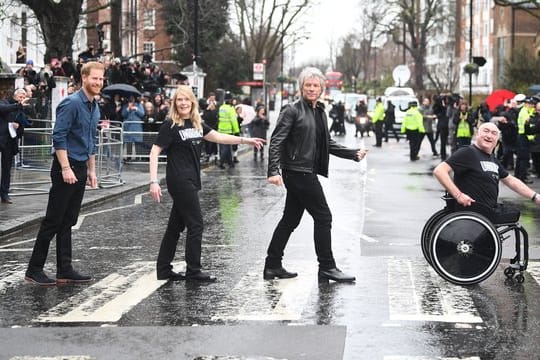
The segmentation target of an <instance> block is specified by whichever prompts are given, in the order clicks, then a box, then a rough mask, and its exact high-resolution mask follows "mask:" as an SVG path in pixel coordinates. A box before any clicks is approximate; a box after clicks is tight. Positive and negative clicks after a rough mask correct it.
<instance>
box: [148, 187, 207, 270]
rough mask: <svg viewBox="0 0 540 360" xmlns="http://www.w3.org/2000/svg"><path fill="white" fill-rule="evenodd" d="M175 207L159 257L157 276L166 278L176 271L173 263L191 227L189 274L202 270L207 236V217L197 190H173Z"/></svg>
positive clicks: (187, 261)
mask: <svg viewBox="0 0 540 360" xmlns="http://www.w3.org/2000/svg"><path fill="white" fill-rule="evenodd" d="M169 193H170V194H171V196H172V198H173V206H172V209H171V214H170V216H169V223H168V224H167V230H165V235H163V239H162V240H161V246H160V247H159V254H158V258H157V267H156V270H157V273H158V274H164V275H166V274H167V273H169V272H170V271H171V270H172V265H171V263H172V261H173V260H174V254H175V253H176V246H177V244H178V239H179V237H180V233H181V232H182V231H184V229H185V228H186V227H187V235H186V251H185V261H186V265H187V272H188V273H190V272H191V273H193V272H197V271H200V270H201V268H202V267H201V243H202V234H203V217H202V213H201V205H200V203H199V195H198V191H197V190H192V191H181V192H180V191H171V189H169Z"/></svg>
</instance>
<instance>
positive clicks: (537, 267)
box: [527, 261, 540, 285]
mask: <svg viewBox="0 0 540 360" xmlns="http://www.w3.org/2000/svg"><path fill="white" fill-rule="evenodd" d="M527 272H528V273H529V275H531V277H532V278H533V279H534V281H536V283H537V284H539V285H540V262H538V261H534V262H532V261H529V263H528V264H527Z"/></svg>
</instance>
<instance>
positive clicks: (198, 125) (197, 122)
mask: <svg viewBox="0 0 540 360" xmlns="http://www.w3.org/2000/svg"><path fill="white" fill-rule="evenodd" d="M180 95H183V96H186V97H187V98H188V99H189V101H190V102H191V112H190V113H189V118H190V119H191V123H192V124H193V127H194V128H195V129H197V130H201V129H202V120H201V115H200V114H199V102H198V101H197V98H196V97H195V94H193V90H192V89H191V87H189V86H188V85H178V87H177V88H176V91H175V92H174V95H173V97H172V99H171V107H170V109H169V118H171V120H172V122H173V126H174V125H175V124H176V125H178V126H183V125H184V119H183V118H182V117H181V116H180V113H179V112H178V108H177V107H176V106H177V105H176V99H177V98H178V96H180Z"/></svg>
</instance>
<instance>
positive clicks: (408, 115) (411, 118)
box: [401, 106, 426, 133]
mask: <svg viewBox="0 0 540 360" xmlns="http://www.w3.org/2000/svg"><path fill="white" fill-rule="evenodd" d="M407 130H418V131H419V132H421V133H425V132H426V130H425V129H424V117H423V116H422V113H421V112H420V110H418V108H417V107H416V106H414V107H411V108H409V110H407V111H406V112H405V117H404V118H403V123H402V124H401V132H402V133H405V132H406V131H407Z"/></svg>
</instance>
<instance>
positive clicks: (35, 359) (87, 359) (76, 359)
mask: <svg viewBox="0 0 540 360" xmlns="http://www.w3.org/2000/svg"><path fill="white" fill-rule="evenodd" d="M95 359H96V358H94V357H91V356H86V355H60V356H52V357H51V356H46V357H43V356H15V357H12V358H10V359H9V360H95Z"/></svg>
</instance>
